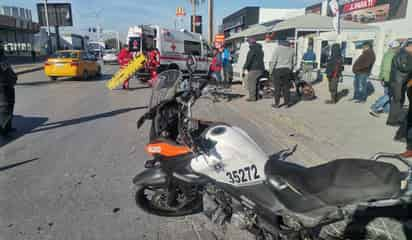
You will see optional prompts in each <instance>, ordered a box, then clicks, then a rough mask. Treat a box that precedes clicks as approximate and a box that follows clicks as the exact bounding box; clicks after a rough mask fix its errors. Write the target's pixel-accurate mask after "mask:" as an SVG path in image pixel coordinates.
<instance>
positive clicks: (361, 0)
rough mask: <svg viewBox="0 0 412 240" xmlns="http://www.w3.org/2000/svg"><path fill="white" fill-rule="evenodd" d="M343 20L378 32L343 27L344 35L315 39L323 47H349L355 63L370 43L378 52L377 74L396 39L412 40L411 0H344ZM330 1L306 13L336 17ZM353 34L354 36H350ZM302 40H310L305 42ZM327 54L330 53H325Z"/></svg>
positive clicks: (347, 49)
mask: <svg viewBox="0 0 412 240" xmlns="http://www.w3.org/2000/svg"><path fill="white" fill-rule="evenodd" d="M340 3H341V5H340V12H341V20H342V21H346V22H356V23H360V24H363V25H365V26H370V27H372V28H374V29H375V30H374V31H373V32H371V33H365V32H364V31H347V30H348V29H345V27H343V28H342V29H341V30H342V31H343V33H342V34H340V35H338V34H336V32H335V31H334V30H332V31H329V32H324V33H321V34H319V36H314V38H315V39H317V41H318V42H321V43H320V44H321V45H320V48H321V49H327V46H330V45H331V44H333V43H335V42H338V43H341V44H343V45H345V50H346V54H347V56H346V57H347V58H348V62H350V61H349V60H353V61H354V60H355V59H356V58H357V56H359V54H360V53H361V50H360V49H359V47H358V45H359V44H360V43H361V42H363V41H370V42H372V44H373V47H374V50H375V53H376V64H375V67H374V69H373V73H374V75H376V74H378V71H379V68H380V63H381V60H382V57H383V54H384V52H385V51H386V49H387V45H388V43H389V42H390V41H392V40H404V39H407V38H411V37H412V27H411V22H412V4H410V3H408V0H345V1H340ZM328 4H329V1H327V0H325V1H323V2H322V3H319V4H315V5H313V6H309V7H307V8H306V14H310V13H314V14H319V15H323V16H332V13H331V12H330V10H329V7H328ZM349 32H350V33H349ZM300 41H306V42H307V41H308V40H307V39H306V40H304V39H301V40H300ZM323 52H324V53H325V54H326V52H327V51H326V50H324V51H323Z"/></svg>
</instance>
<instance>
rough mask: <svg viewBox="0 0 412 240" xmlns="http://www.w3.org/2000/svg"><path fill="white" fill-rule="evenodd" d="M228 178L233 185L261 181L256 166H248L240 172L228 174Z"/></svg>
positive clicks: (235, 171)
mask: <svg viewBox="0 0 412 240" xmlns="http://www.w3.org/2000/svg"><path fill="white" fill-rule="evenodd" d="M226 176H227V177H228V178H229V182H230V183H231V184H234V183H247V182H250V181H254V180H257V179H260V175H259V173H258V171H257V168H256V166H255V165H254V164H253V165H252V166H247V167H244V168H241V169H239V170H234V171H231V172H226Z"/></svg>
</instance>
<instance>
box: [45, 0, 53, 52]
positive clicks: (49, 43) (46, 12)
mask: <svg viewBox="0 0 412 240" xmlns="http://www.w3.org/2000/svg"><path fill="white" fill-rule="evenodd" d="M44 15H45V17H46V26H47V45H48V47H47V51H48V53H49V54H50V53H51V50H52V45H51V44H52V42H51V38H50V25H49V13H48V9H47V0H44Z"/></svg>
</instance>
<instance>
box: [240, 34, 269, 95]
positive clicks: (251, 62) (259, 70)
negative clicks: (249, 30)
mask: <svg viewBox="0 0 412 240" xmlns="http://www.w3.org/2000/svg"><path fill="white" fill-rule="evenodd" d="M248 42H249V52H248V54H247V58H246V63H245V65H244V66H243V71H244V70H247V71H248V74H247V86H248V90H249V98H248V99H246V101H248V102H254V101H256V100H257V84H258V79H259V77H261V76H262V75H263V72H264V71H265V64H264V62H263V56H264V53H263V50H262V46H261V45H260V44H258V43H256V40H255V39H253V38H249V40H248Z"/></svg>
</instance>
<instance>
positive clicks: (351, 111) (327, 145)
mask: <svg viewBox="0 0 412 240" xmlns="http://www.w3.org/2000/svg"><path fill="white" fill-rule="evenodd" d="M374 86H375V93H374V94H373V95H372V96H371V97H369V98H368V101H367V103H365V104H356V103H353V102H350V101H349V100H350V99H351V98H352V96H353V80H352V78H348V77H346V78H345V79H344V82H343V83H340V85H339V90H340V91H341V90H344V89H346V90H348V91H349V94H348V95H347V96H346V97H343V98H342V99H341V100H340V101H339V103H338V104H336V105H327V104H325V100H327V99H329V92H328V86H327V81H323V82H321V83H319V84H317V85H315V86H314V88H315V91H316V95H317V96H318V99H316V100H314V101H309V102H305V101H302V102H299V103H297V104H296V105H295V106H293V107H291V108H289V109H285V108H281V109H278V110H274V109H272V108H271V104H272V99H263V100H261V101H258V102H256V103H250V102H246V101H245V98H240V99H236V100H233V101H232V102H231V103H228V104H226V105H227V107H228V108H229V109H230V110H232V111H235V112H237V113H238V114H239V115H241V116H242V117H244V118H246V119H248V120H250V121H251V122H253V123H254V124H255V125H256V126H258V127H259V128H261V129H264V132H265V133H266V134H267V135H268V136H269V137H270V139H271V140H272V141H274V142H276V143H277V144H278V145H280V146H281V147H282V148H288V147H292V146H293V145H295V144H297V145H298V148H297V151H296V153H295V154H294V155H293V156H292V157H291V160H292V161H296V162H299V163H302V164H304V165H307V166H313V165H318V164H321V163H325V162H327V161H330V160H333V159H336V158H369V157H371V156H372V155H373V154H375V153H377V152H393V153H400V152H402V151H403V150H404V149H405V144H404V143H400V142H395V141H394V140H393V137H394V136H395V132H396V130H397V128H394V127H389V126H387V125H386V124H385V123H386V117H387V115H385V114H384V115H381V117H380V118H375V117H372V116H370V115H369V107H370V105H371V104H372V103H373V102H374V101H375V100H376V99H377V98H378V97H379V96H381V94H382V93H383V89H382V87H381V86H380V85H379V83H378V82H374ZM233 91H234V92H238V93H242V94H246V91H245V90H244V89H242V87H241V86H234V87H233ZM398 166H401V165H398Z"/></svg>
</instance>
